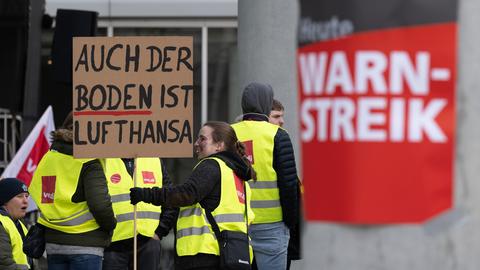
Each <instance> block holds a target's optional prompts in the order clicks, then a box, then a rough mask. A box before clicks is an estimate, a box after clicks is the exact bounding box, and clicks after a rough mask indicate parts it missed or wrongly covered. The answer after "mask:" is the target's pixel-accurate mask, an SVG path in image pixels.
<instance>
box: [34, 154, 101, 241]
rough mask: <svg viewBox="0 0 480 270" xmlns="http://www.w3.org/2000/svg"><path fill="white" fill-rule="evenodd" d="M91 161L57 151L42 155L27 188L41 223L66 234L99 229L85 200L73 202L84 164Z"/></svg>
mask: <svg viewBox="0 0 480 270" xmlns="http://www.w3.org/2000/svg"><path fill="white" fill-rule="evenodd" d="M90 160H92V159H75V158H73V156H70V155H66V154H62V153H60V152H57V151H54V150H50V151H48V152H47V153H46V154H45V155H44V156H43V158H42V160H41V161H40V163H39V164H38V167H37V169H36V170H35V173H34V175H33V177H32V182H31V183H30V187H29V188H28V190H29V192H30V196H32V198H33V200H34V201H35V203H36V204H37V206H38V208H39V209H40V212H41V215H40V217H39V219H38V223H40V224H42V225H44V226H45V227H48V228H51V229H54V230H58V231H61V232H65V233H84V232H89V231H93V230H95V229H97V228H99V226H98V224H97V222H96V220H95V218H94V217H93V215H92V213H90V210H89V209H88V205H87V202H86V201H83V202H78V203H75V202H72V197H73V195H74V194H75V192H76V190H77V186H78V182H79V178H80V172H81V170H82V167H83V164H84V163H86V162H88V161H90Z"/></svg>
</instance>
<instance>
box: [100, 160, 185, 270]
mask: <svg viewBox="0 0 480 270" xmlns="http://www.w3.org/2000/svg"><path fill="white" fill-rule="evenodd" d="M101 163H102V166H103V168H104V171H105V175H106V177H107V182H108V189H109V192H110V195H111V196H112V202H113V211H114V213H115V216H116V217H117V222H118V223H117V227H116V228H115V231H114V232H113V236H112V243H111V244H110V246H109V247H108V248H107V249H105V255H104V260H103V269H104V270H120V269H121V270H124V269H133V250H134V232H133V222H134V221H133V216H134V214H133V206H132V205H131V204H130V188H132V187H134V179H133V173H134V160H133V159H130V158H123V159H122V158H107V159H103V160H102V161H101ZM135 172H136V182H137V186H138V187H155V188H161V187H168V186H171V181H170V178H169V176H168V173H167V170H166V167H165V166H164V164H163V161H162V160H161V159H160V158H137V160H136V171H135ZM177 215H178V208H169V207H162V208H160V207H158V206H155V205H151V204H146V203H140V204H138V206H137V231H138V235H137V259H138V260H137V269H159V265H160V259H161V258H160V252H161V246H160V239H161V238H162V237H164V236H166V235H167V234H168V232H169V231H170V229H171V228H172V227H173V225H174V224H175V221H176V220H177Z"/></svg>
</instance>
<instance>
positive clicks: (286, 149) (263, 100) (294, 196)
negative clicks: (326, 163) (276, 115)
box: [242, 83, 299, 229]
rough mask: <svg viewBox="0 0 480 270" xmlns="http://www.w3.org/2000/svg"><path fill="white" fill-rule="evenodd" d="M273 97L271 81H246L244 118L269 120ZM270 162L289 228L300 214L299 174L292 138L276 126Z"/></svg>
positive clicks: (285, 220)
mask: <svg viewBox="0 0 480 270" xmlns="http://www.w3.org/2000/svg"><path fill="white" fill-rule="evenodd" d="M272 101H273V89H272V87H271V86H270V85H268V84H261V83H251V84H249V85H248V86H247V87H246V88H245V90H244V91H243V95H242V110H243V113H244V115H243V120H250V121H266V122H268V115H269V114H270V110H271V108H272ZM272 165H273V169H274V170H275V172H276V173H277V185H278V189H279V193H280V204H281V205H282V213H283V222H284V223H285V225H287V227H288V228H290V229H292V228H294V227H295V226H296V225H297V223H298V218H299V197H298V182H297V179H298V176H297V168H296V164H295V155H294V152H293V145H292V141H291V140H290V136H289V135H288V133H287V131H286V130H284V129H283V128H279V129H278V131H277V133H276V134H275V137H274V144H273V164H272Z"/></svg>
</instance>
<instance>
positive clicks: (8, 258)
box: [0, 223, 16, 270]
mask: <svg viewBox="0 0 480 270" xmlns="http://www.w3.org/2000/svg"><path fill="white" fill-rule="evenodd" d="M15 268H16V263H15V261H14V260H13V254H12V243H11V242H10V237H9V236H8V233H7V231H6V230H5V228H3V225H2V224H1V223H0V269H5V270H14V269H15Z"/></svg>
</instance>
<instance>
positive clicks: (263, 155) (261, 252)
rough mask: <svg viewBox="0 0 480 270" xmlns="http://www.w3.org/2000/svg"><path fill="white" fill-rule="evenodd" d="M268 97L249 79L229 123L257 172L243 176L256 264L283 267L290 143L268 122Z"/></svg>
mask: <svg viewBox="0 0 480 270" xmlns="http://www.w3.org/2000/svg"><path fill="white" fill-rule="evenodd" d="M272 100H273V89H272V87H271V86H270V85H267V84H261V83H251V84H249V85H248V86H247V87H246V88H245V89H244V91H243V94H242V111H243V120H242V121H240V122H238V123H235V124H233V125H232V127H233V129H234V130H235V132H236V134H237V137H238V139H239V140H240V141H241V142H243V143H244V144H245V145H246V146H247V154H248V157H249V160H250V162H251V164H252V166H253V168H254V169H255V171H256V172H257V181H256V182H252V181H250V182H249V184H250V188H251V189H252V209H253V211H254V213H255V220H254V222H253V224H252V226H251V228H250V237H251V238H252V245H253V252H254V256H255V262H256V263H255V264H254V266H255V267H258V269H260V270H269V269H272V270H279V269H286V267H287V247H288V242H289V239H290V229H291V228H293V227H294V226H295V223H296V221H297V220H298V215H299V213H298V209H299V208H298V188H297V178H298V176H297V170H296V165H295V156H294V153H293V146H292V142H291V140H290V137H289V135H288V133H287V132H286V131H285V130H284V129H282V128H281V127H279V126H278V125H274V124H271V123H269V122H268V116H269V114H270V111H271V108H272ZM254 269H255V268H254Z"/></svg>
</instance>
